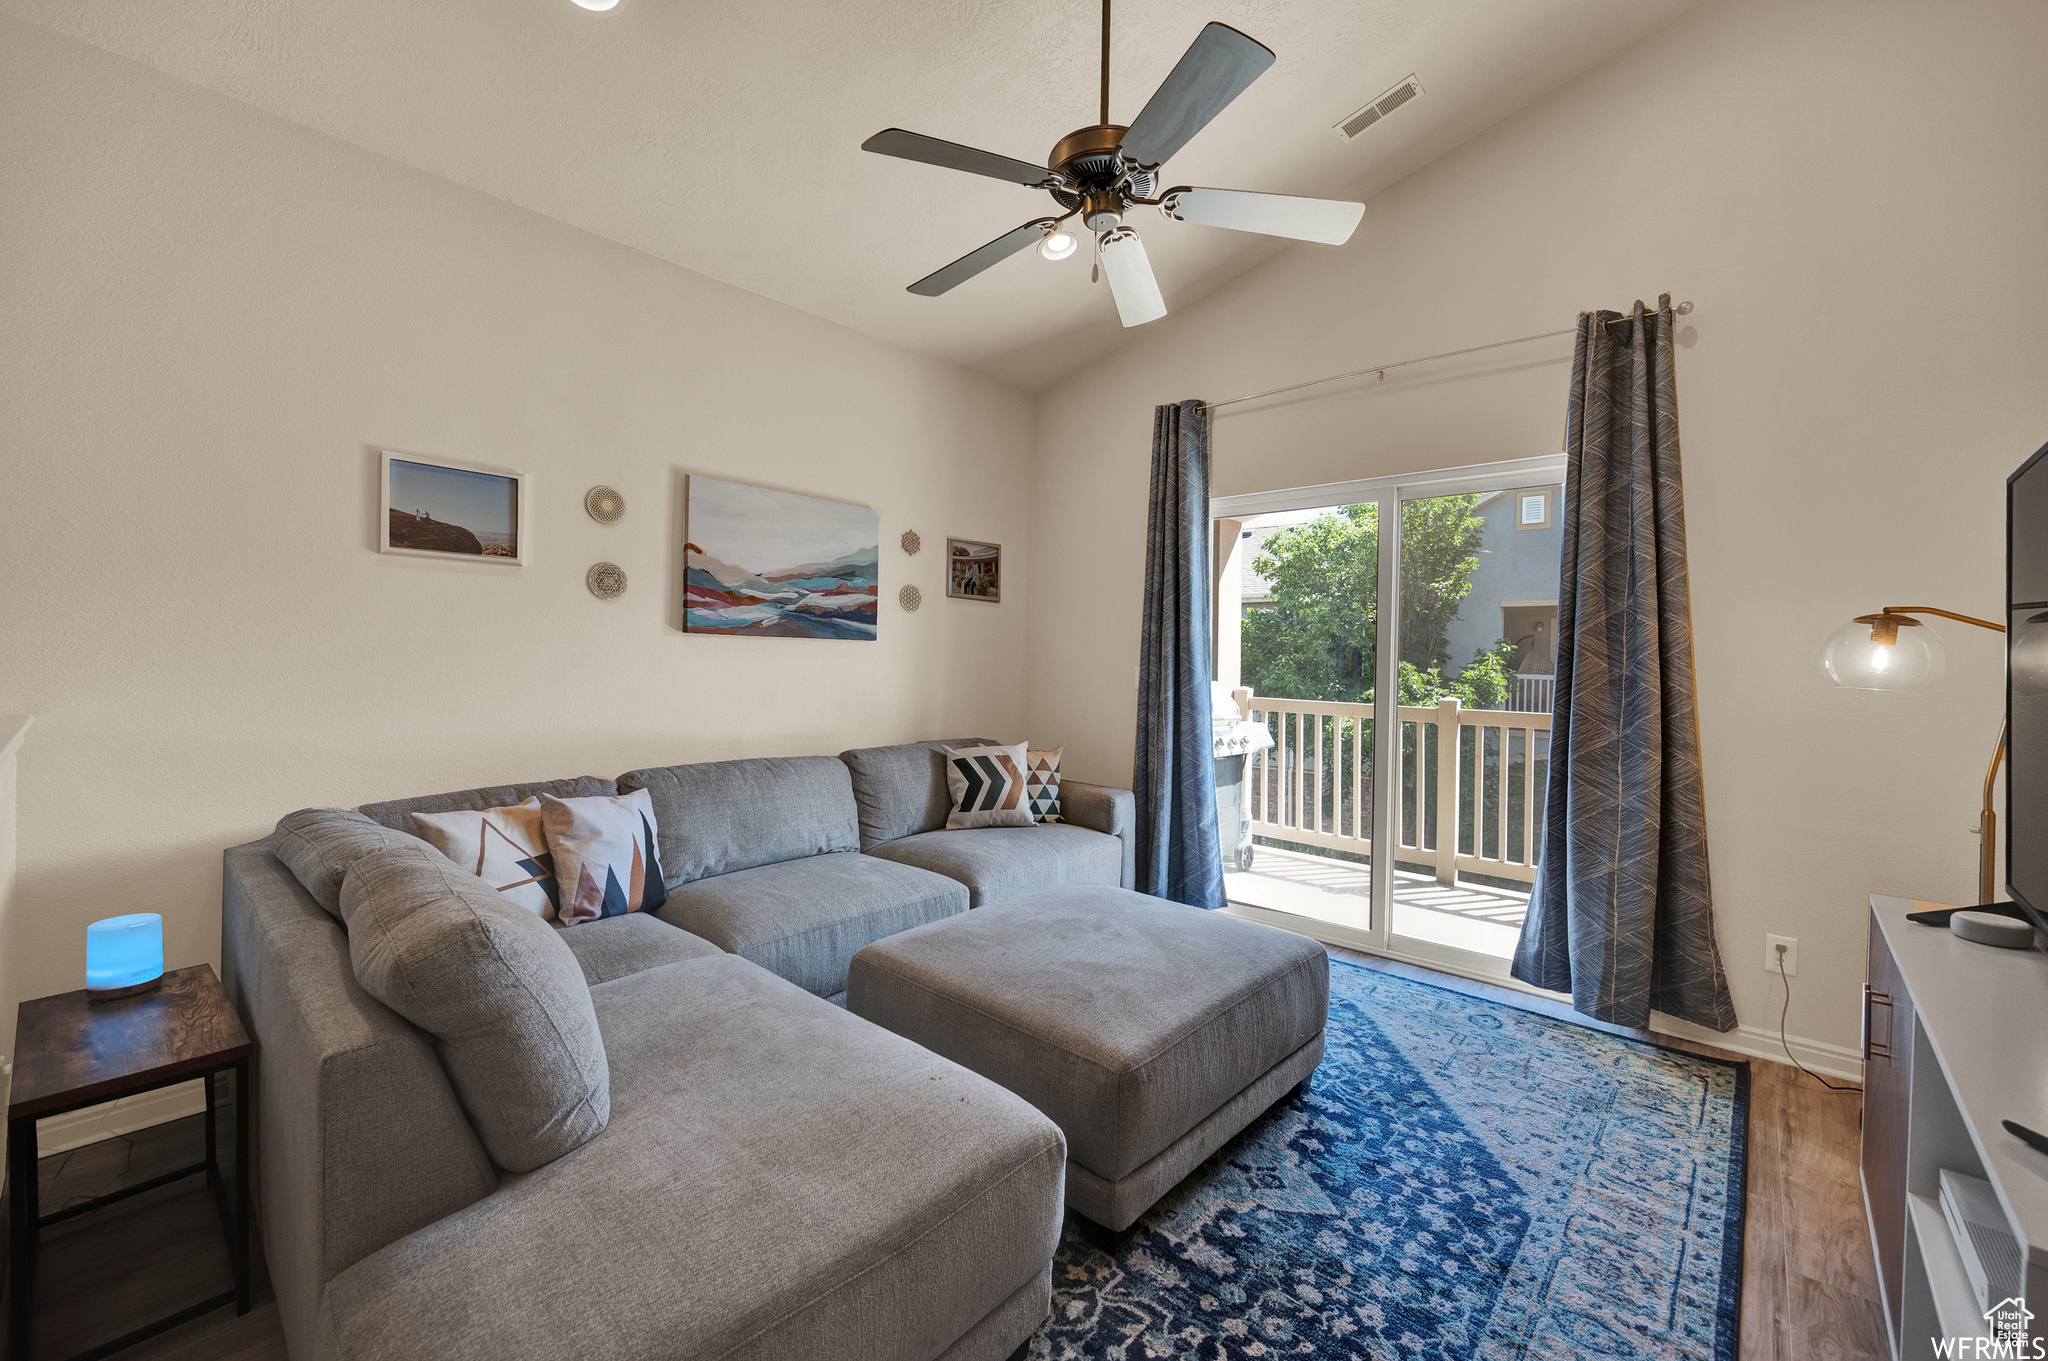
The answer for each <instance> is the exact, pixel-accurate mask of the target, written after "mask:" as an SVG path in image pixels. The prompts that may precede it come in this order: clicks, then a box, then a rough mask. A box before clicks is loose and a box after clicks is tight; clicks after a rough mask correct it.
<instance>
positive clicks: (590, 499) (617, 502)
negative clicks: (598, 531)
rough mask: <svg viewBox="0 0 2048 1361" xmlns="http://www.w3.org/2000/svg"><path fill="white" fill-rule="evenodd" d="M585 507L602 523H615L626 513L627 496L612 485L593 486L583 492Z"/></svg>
mask: <svg viewBox="0 0 2048 1361" xmlns="http://www.w3.org/2000/svg"><path fill="white" fill-rule="evenodd" d="M583 508H584V509H585V510H587V511H589V512H590V518H591V519H593V520H595V521H597V522H598V523H599V524H601V525H614V524H617V523H618V522H619V517H620V516H621V515H624V514H625V513H626V498H625V497H623V496H621V495H619V494H618V493H617V492H615V491H613V490H612V489H611V488H610V487H592V488H591V489H590V490H589V491H587V492H585V493H583Z"/></svg>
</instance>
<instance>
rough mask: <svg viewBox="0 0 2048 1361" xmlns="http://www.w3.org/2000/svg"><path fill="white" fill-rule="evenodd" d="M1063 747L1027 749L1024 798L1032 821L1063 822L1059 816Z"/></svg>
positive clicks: (1025, 755) (1063, 819)
mask: <svg viewBox="0 0 2048 1361" xmlns="http://www.w3.org/2000/svg"><path fill="white" fill-rule="evenodd" d="M1065 750H1066V748H1065V747H1054V748H1053V749H1052V750H1051V751H1027V752H1025V753H1024V758H1025V760H1026V762H1027V763H1028V765H1027V769H1026V771H1025V780H1024V784H1025V798H1026V799H1027V801H1028V802H1029V803H1030V805H1031V820H1032V821H1033V822H1065V821H1066V819H1065V818H1063V817H1061V816H1060V753H1061V752H1063V751H1065Z"/></svg>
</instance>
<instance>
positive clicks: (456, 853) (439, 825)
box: [410, 798, 555, 921]
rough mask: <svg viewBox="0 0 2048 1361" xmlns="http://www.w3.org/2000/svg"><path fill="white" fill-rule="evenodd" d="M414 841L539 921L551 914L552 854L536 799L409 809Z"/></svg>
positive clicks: (553, 866)
mask: <svg viewBox="0 0 2048 1361" xmlns="http://www.w3.org/2000/svg"><path fill="white" fill-rule="evenodd" d="M410 816H411V818H412V825H413V831H414V834H415V835H416V836H418V837H419V838H420V840H422V841H424V842H426V843H427V844H428V845H429V846H432V847H433V848H434V849H435V850H437V851H439V852H440V853H441V854H443V855H445V856H447V857H448V858H449V859H450V860H453V861H454V862H455V863H456V864H458V865H460V866H462V868H464V869H466V870H468V871H469V872H470V873H471V874H474V875H475V876H476V877H477V878H479V879H481V880H483V881H484V882H485V883H487V884H489V885H490V886H491V887H492V888H494V889H496V890H498V892H499V893H500V894H502V895H504V898H505V901H507V902H509V903H516V904H518V905H519V906H520V907H523V908H525V909H526V910H527V911H528V912H531V913H533V915H534V916H536V917H539V918H540V919H542V920H543V921H553V920H554V919H555V858H554V856H552V855H550V854H549V853H548V848H547V836H546V834H545V833H544V832H542V830H541V825H540V800H539V799H537V798H533V799H528V800H527V801H526V802H524V803H520V804H514V805H513V806H512V807H510V808H486V809H483V810H482V811H481V812H472V811H469V810H467V809H465V810H462V811H459V812H453V813H413V814H411V815H410Z"/></svg>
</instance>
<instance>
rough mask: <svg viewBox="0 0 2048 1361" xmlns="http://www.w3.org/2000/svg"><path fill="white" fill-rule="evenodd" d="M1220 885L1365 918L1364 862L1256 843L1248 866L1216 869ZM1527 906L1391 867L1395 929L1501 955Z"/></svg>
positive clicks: (1512, 896)
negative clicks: (1245, 869)
mask: <svg viewBox="0 0 2048 1361" xmlns="http://www.w3.org/2000/svg"><path fill="white" fill-rule="evenodd" d="M1223 889H1224V892H1225V894H1226V895H1227V896H1228V897H1229V899H1230V901H1232V902H1234V903H1245V904H1248V905H1250V906H1252V907H1263V908H1267V909H1269V910H1271V911H1274V912H1288V913H1292V914H1294V915H1295V916H1299V917H1314V918H1318V919H1320V920H1322V921H1327V922H1334V923H1336V924H1337V925H1339V926H1348V927H1352V928H1354V929H1356V930H1360V931H1363V930H1365V929H1366V927H1367V925H1368V923H1369V918H1370V911H1369V908H1370V903H1371V896H1370V895H1371V892H1372V867H1371V866H1369V865H1362V864H1359V863H1358V862H1357V861H1355V860H1338V859H1334V858H1332V857H1330V856H1323V855H1307V854H1304V853H1303V852H1301V851H1290V850H1283V849H1282V848H1280V847H1278V846H1259V847H1256V848H1255V849H1254V850H1253V852H1252V867H1251V869H1250V870H1247V871H1237V870H1230V871H1227V872H1226V873H1225V874H1224V876H1223ZM1528 910H1529V895H1528V894H1527V893H1526V892H1521V893H1518V892H1515V891H1513V890H1511V889H1503V888H1493V887H1490V886H1487V885H1482V884H1468V883H1460V884H1459V885H1458V886H1457V887H1455V888H1445V887H1444V886H1443V885H1441V884H1439V883H1437V881H1436V879H1435V877H1434V876H1432V875H1430V874H1426V873H1423V872H1420V871H1416V870H1404V869H1397V870H1395V871H1394V921H1393V930H1394V934H1395V935H1397V936H1407V937H1410V938H1412V939H1415V940H1426V941H1430V942H1433V943H1435V944H1438V945H1452V946H1456V947H1457V948H1459V949H1461V950H1471V951H1474V952H1476V953H1478V954H1484V955H1493V956H1495V957H1497V958H1500V959H1506V958H1508V957H1509V956H1510V955H1512V954H1513V953H1514V950H1515V942H1516V940H1518V939H1519V938H1520V937H1521V934H1522V918H1523V917H1524V916H1525V915H1526V914H1527V913H1528Z"/></svg>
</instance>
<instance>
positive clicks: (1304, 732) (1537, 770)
mask: <svg viewBox="0 0 2048 1361" xmlns="http://www.w3.org/2000/svg"><path fill="white" fill-rule="evenodd" d="M1249 703H1250V708H1251V716H1252V719H1253V721H1255V722H1263V723H1265V724H1266V727H1267V730H1268V731H1269V732H1271V733H1272V734H1273V745H1272V746H1271V747H1270V748H1268V749H1267V750H1265V751H1262V752H1259V753H1258V754H1256V755H1255V756H1253V757H1252V758H1251V760H1250V762H1249V763H1248V768H1247V769H1246V771H1245V779H1246V784H1247V789H1246V802H1247V804H1248V805H1249V811H1250V813H1251V821H1252V834H1253V835H1254V836H1262V837H1268V838H1271V839H1273V840H1277V841H1291V842H1295V843H1297V844H1300V845H1306V846H1321V847H1325V848H1328V849H1330V850H1336V851H1347V852H1350V853H1353V854H1356V855H1361V856H1371V855H1372V849H1373V847H1372V825H1373V816H1372V801H1373V792H1372V791H1373V739H1372V729H1373V709H1372V706H1371V705H1369V704H1341V703H1336V702H1333V701H1321V700H1297V699H1275V698H1271V697H1268V696H1265V695H1257V696H1252V697H1250V699H1249ZM1398 712H1399V715H1400V723H1401V735H1400V744H1399V749H1400V753H1401V769H1400V772H1399V778H1398V779H1397V780H1396V781H1394V782H1393V786H1392V787H1393V788H1394V789H1395V790H1398V791H1399V793H1398V797H1399V799H1400V819H1399V823H1398V826H1399V828H1400V836H1399V843H1400V844H1399V845H1398V846H1396V847H1395V848H1394V856H1393V859H1394V860H1395V861H1398V862H1400V863H1402V864H1404V865H1429V866H1434V867H1435V870H1436V877H1437V882H1439V883H1441V884H1454V883H1456V882H1457V878H1456V876H1457V875H1458V874H1460V873H1463V874H1479V875H1486V876H1490V877H1493V878H1498V879H1506V880H1510V881H1515V882H1520V883H1533V882H1534V881H1535V878H1536V865H1537V863H1538V861H1539V860H1540V859H1541V858H1542V853H1543V840H1542V838H1543V795H1544V782H1545V779H1546V777H1547V775H1548V773H1549V763H1550V714H1549V713H1548V712H1540V713H1532V712H1514V711H1508V710H1495V709H1465V708H1462V707H1461V706H1460V705H1459V702H1458V701H1457V700H1455V699H1444V700H1439V701H1438V702H1437V703H1436V704H1435V705H1432V706H1429V707H1410V706H1408V705H1403V706H1401V708H1400V709H1399V711H1398ZM1446 734H1455V735H1456V736H1455V739H1453V740H1450V741H1447V740H1446ZM1447 748H1448V749H1449V750H1451V751H1453V752H1455V753H1456V759H1454V760H1450V761H1445V760H1443V759H1441V753H1442V752H1444V751H1445V750H1446V749H1447ZM1446 829H1449V830H1448V833H1447V831H1446ZM1374 863H1375V864H1379V863H1383V862H1381V861H1379V860H1377V859H1375V861H1374Z"/></svg>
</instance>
